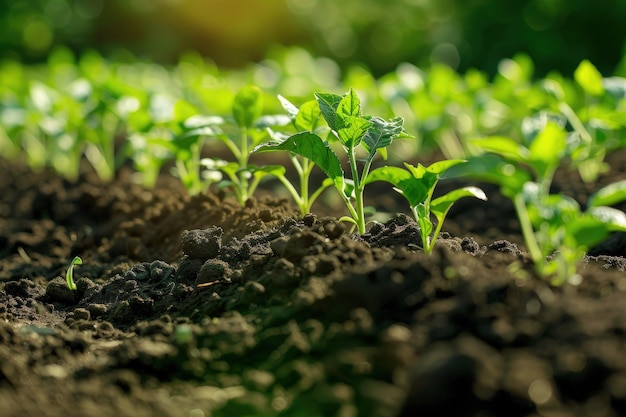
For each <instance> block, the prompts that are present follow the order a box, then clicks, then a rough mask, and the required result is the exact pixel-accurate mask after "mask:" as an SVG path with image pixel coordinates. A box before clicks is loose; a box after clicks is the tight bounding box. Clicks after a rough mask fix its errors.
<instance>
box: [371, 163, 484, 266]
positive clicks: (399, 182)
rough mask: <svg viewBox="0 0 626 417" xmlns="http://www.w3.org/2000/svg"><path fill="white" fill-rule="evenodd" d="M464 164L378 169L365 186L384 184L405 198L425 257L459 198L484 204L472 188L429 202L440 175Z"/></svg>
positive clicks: (451, 192) (482, 197) (478, 193)
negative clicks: (417, 229) (434, 221)
mask: <svg viewBox="0 0 626 417" xmlns="http://www.w3.org/2000/svg"><path fill="white" fill-rule="evenodd" d="M465 162H466V161H463V160H458V159H457V160H447V161H440V162H435V163H433V164H432V165H430V166H427V167H425V166H423V165H422V164H418V165H417V166H412V165H410V164H407V163H405V164H404V166H405V167H406V169H403V168H399V167H394V166H385V167H380V168H377V169H375V170H373V171H372V172H371V173H370V175H369V176H368V177H367V180H366V183H371V182H374V181H385V182H388V183H390V184H392V185H393V186H394V187H395V189H396V191H398V192H399V193H400V194H402V195H403V196H404V198H406V200H407V201H408V203H409V206H410V207H411V212H412V213H413V216H414V218H415V221H416V222H417V224H418V225H419V228H420V235H421V238H422V248H423V249H424V252H425V253H428V254H429V253H431V252H432V250H433V248H434V247H435V242H436V241H437V238H438V237H439V234H440V232H441V228H442V226H443V223H444V220H445V218H446V216H447V215H448V212H449V211H450V209H451V208H452V205H453V204H454V203H455V202H456V201H458V200H459V199H461V198H463V197H475V198H478V199H481V200H487V196H486V195H485V193H484V192H483V191H482V190H481V189H480V188H478V187H473V186H468V187H463V188H459V189H456V190H453V191H450V192H448V193H446V194H445V195H442V196H440V197H437V198H435V199H433V193H434V191H435V187H436V186H437V183H438V182H439V179H440V178H441V176H442V174H443V173H444V172H445V171H447V170H448V169H449V168H451V167H453V166H455V165H458V164H462V163H465ZM433 216H434V218H435V219H436V221H437V222H436V224H433V221H432V217H433Z"/></svg>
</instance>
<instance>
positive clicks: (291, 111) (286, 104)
mask: <svg viewBox="0 0 626 417" xmlns="http://www.w3.org/2000/svg"><path fill="white" fill-rule="evenodd" d="M278 101H280V105H281V106H282V107H283V109H284V110H285V112H286V113H287V115H288V116H289V117H290V118H291V119H292V120H293V119H295V118H296V116H297V115H298V107H296V105H295V104H293V103H292V102H290V101H289V100H287V99H286V98H285V97H283V96H281V95H280V94H279V95H278Z"/></svg>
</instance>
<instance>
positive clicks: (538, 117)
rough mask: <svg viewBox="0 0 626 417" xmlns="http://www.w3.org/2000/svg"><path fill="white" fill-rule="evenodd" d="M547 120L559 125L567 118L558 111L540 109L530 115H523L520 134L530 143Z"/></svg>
mask: <svg viewBox="0 0 626 417" xmlns="http://www.w3.org/2000/svg"><path fill="white" fill-rule="evenodd" d="M549 122H554V123H556V124H558V125H559V126H561V127H564V126H565V124H566V123H567V118H566V117H565V116H564V115H562V114H560V113H553V112H548V111H540V112H539V113H535V114H534V115H532V116H528V117H525V118H524V120H523V121H522V134H523V135H524V138H525V139H526V142H527V143H531V142H532V141H533V140H534V139H535V138H536V137H537V135H538V134H539V133H541V132H542V131H543V130H544V129H545V128H546V126H547V125H548V123H549Z"/></svg>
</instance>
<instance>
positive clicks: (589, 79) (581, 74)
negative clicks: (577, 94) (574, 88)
mask: <svg viewBox="0 0 626 417" xmlns="http://www.w3.org/2000/svg"><path fill="white" fill-rule="evenodd" d="M574 79H575V80H576V82H577V83H578V85H580V86H581V87H582V88H583V90H585V93H587V94H589V95H591V96H601V95H602V94H603V93H604V86H603V85H602V74H600V71H598V69H597V68H596V67H595V66H594V65H593V64H592V63H591V62H589V61H588V60H586V59H585V60H583V61H582V62H581V63H580V65H578V68H576V70H575V71H574Z"/></svg>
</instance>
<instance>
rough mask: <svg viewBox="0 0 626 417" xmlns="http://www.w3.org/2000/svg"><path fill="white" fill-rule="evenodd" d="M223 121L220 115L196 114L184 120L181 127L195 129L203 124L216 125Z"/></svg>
mask: <svg viewBox="0 0 626 417" xmlns="http://www.w3.org/2000/svg"><path fill="white" fill-rule="evenodd" d="M224 123H225V120H224V118H223V117H220V116H204V115H200V114H196V115H193V116H191V117H189V118H188V119H187V120H185V122H184V123H183V127H184V128H185V129H195V128H198V127H204V126H217V125H221V124H224Z"/></svg>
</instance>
